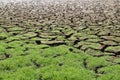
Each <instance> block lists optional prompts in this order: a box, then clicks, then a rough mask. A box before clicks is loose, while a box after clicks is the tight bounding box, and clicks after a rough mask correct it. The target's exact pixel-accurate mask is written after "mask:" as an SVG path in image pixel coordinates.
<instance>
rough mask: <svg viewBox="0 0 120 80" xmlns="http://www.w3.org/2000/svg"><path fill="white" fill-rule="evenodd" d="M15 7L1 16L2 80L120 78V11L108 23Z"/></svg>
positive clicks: (113, 79) (0, 56)
mask: <svg viewBox="0 0 120 80" xmlns="http://www.w3.org/2000/svg"><path fill="white" fill-rule="evenodd" d="M22 5H23V4H22ZM72 5H73V4H72ZM9 6H10V5H9ZM17 6H19V5H18V4H17ZM51 7H52V6H51ZM8 8H9V7H7V8H6V7H5V6H4V7H2V8H1V11H2V10H7V9H8ZM53 8H54V7H53ZM53 8H52V9H53ZM13 9H15V7H14V8H13ZM20 9H21V8H20ZM29 9H30V8H29ZM92 9H93V8H92ZM23 10H24V9H23ZM23 10H22V11H23ZM67 10H68V9H67ZM96 10H97V9H96ZM116 10H117V9H116ZM113 11H114V10H113ZM13 12H14V13H15V12H16V14H17V12H18V13H20V12H19V10H18V11H16V10H13V11H10V9H8V10H7V11H3V12H1V14H2V15H1V17H0V80H120V75H119V74H120V22H119V20H120V18H119V17H120V16H119V15H118V14H119V13H120V12H116V14H115V13H114V14H115V15H117V17H115V16H114V17H111V16H109V17H111V18H109V19H106V20H104V21H106V22H104V21H103V19H101V18H99V17H98V18H96V19H98V20H94V22H91V21H90V19H89V18H87V17H88V16H92V15H89V14H87V13H82V14H81V15H83V16H82V18H83V19H81V18H79V17H80V16H79V17H78V16H74V15H75V14H74V15H73V14H72V17H71V16H69V15H71V14H70V12H68V13H69V15H68V13H67V15H66V16H67V18H66V17H64V18H63V17H61V16H60V17H58V16H56V15H54V14H53V13H52V12H51V15H50V14H49V15H48V14H44V15H43V14H40V15H42V16H43V17H42V19H41V18H40V19H39V18H36V16H34V19H33V17H30V18H29V17H28V16H25V17H24V16H22V17H21V16H20V17H19V15H16V14H14V13H13ZM48 12H50V11H48ZM98 12H99V10H98ZM25 14H27V15H31V14H29V13H25V12H24V14H23V15H25ZM52 14H53V15H52ZM60 14H61V13H60ZM95 14H96V15H97V12H96V13H95ZM95 14H94V15H95ZM98 14H101V13H100V12H99V13H98ZM103 14H104V13H103ZM6 15H8V17H7V18H6V17H5V16H6ZM20 15H21V14H20ZM76 15H77V14H76ZM86 15H87V17H86ZM106 15H107V14H106ZM112 15H113V14H112ZM31 16H33V15H31ZM92 17H93V16H92ZM103 18H105V16H104V17H103ZM23 19H24V20H23ZM100 19H101V21H99V20H100ZM112 21H113V22H112ZM108 22H109V23H108Z"/></svg>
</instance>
